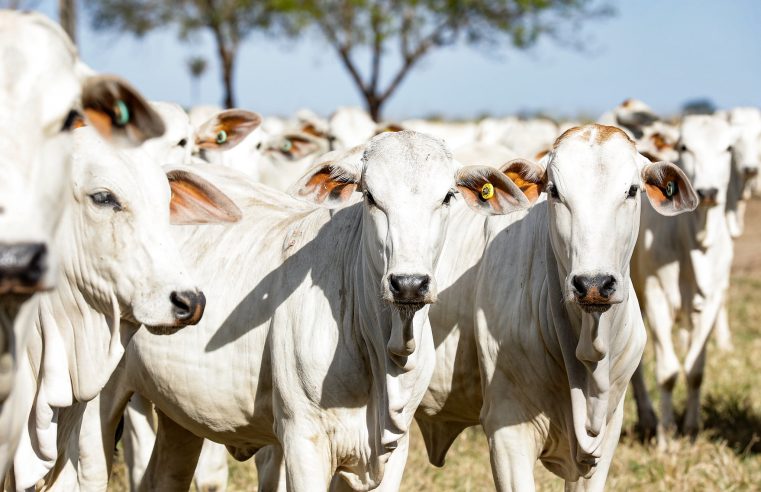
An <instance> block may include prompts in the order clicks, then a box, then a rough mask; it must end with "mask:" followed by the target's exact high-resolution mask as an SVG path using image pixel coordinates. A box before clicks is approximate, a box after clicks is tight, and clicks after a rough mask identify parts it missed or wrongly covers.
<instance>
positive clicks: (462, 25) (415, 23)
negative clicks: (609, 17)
mask: <svg viewBox="0 0 761 492" xmlns="http://www.w3.org/2000/svg"><path fill="white" fill-rule="evenodd" d="M279 8H280V10H281V11H283V12H284V13H286V14H287V15H286V16H285V18H286V21H285V23H286V26H287V27H288V28H289V29H291V30H292V31H293V32H297V31H299V30H300V29H302V28H309V27H312V28H316V29H315V30H316V31H317V32H318V33H319V34H320V35H321V36H322V37H324V38H325V40H327V42H328V44H330V46H331V47H332V48H333V49H334V50H335V52H336V53H337V54H338V57H339V59H340V60H341V63H342V64H343V66H344V67H345V68H346V70H347V71H348V72H349V75H350V76H351V79H352V81H353V82H354V84H355V85H356V87H357V88H358V89H359V92H360V93H361V95H362V97H363V98H364V100H365V105H366V108H367V110H368V112H369V113H370V115H371V116H372V117H373V119H375V120H376V121H378V120H379V119H380V117H381V110H382V108H383V105H384V104H385V103H386V102H387V101H388V100H389V98H390V97H391V96H392V95H393V94H394V92H395V91H396V90H397V88H398V87H399V85H400V84H401V83H402V81H403V80H404V79H405V78H406V77H407V75H408V74H409V72H410V70H411V69H412V68H413V67H415V66H416V65H417V64H418V63H419V62H420V60H421V59H423V58H424V57H425V56H426V55H427V54H429V53H430V52H431V51H433V50H435V49H437V48H442V47H445V46H450V45H452V44H455V43H457V42H460V41H464V42H465V43H467V44H470V45H474V46H475V45H486V46H489V47H491V48H495V49H498V46H499V45H500V44H501V41H505V40H506V41H507V42H508V43H509V44H511V45H512V46H514V47H516V48H527V47H529V46H531V45H533V44H534V43H535V42H536V41H537V40H538V39H539V38H541V37H542V36H549V37H554V38H556V39H560V38H562V37H563V36H562V35H563V31H562V29H561V28H562V27H563V26H566V27H567V26H569V25H571V26H574V27H575V25H576V24H577V23H578V21H580V20H582V19H589V18H592V17H599V16H601V15H606V14H608V13H609V12H610V9H609V8H607V7H605V6H600V5H599V2H597V1H596V0H281V2H279ZM392 51H395V52H396V53H397V54H398V59H399V60H400V62H398V63H397V66H396V67H395V69H394V70H393V71H392V72H390V74H391V75H390V76H389V77H384V75H383V73H382V69H383V68H384V63H383V59H384V56H386V55H388V54H389V53H391V52H392ZM367 54H369V57H367V56H366V57H365V58H367V63H368V65H369V66H368V67H367V70H365V75H363V74H362V70H361V68H360V65H361V62H360V60H361V59H362V55H367ZM386 60H388V57H387V56H386ZM384 80H385V81H386V82H385V84H384Z"/></svg>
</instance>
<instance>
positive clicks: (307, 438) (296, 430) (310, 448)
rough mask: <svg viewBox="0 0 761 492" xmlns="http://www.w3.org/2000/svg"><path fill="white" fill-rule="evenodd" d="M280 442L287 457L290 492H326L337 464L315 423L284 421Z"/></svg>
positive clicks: (326, 440)
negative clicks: (302, 423)
mask: <svg viewBox="0 0 761 492" xmlns="http://www.w3.org/2000/svg"><path fill="white" fill-rule="evenodd" d="M278 427H282V435H281V436H279V437H280V442H282V444H283V456H284V458H285V481H286V485H287V490H288V491H289V492H307V491H315V492H324V491H325V490H327V489H328V487H329V486H330V481H331V478H332V476H333V472H334V471H335V470H334V466H333V464H332V461H333V460H332V459H331V453H330V443H329V442H328V436H327V435H326V434H325V432H324V431H323V430H318V429H317V428H315V426H311V425H299V424H298V423H296V422H293V421H286V422H282V423H280V424H279V425H278Z"/></svg>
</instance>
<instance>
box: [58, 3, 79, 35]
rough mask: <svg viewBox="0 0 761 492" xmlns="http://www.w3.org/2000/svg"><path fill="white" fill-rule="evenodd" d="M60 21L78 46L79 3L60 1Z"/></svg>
mask: <svg viewBox="0 0 761 492" xmlns="http://www.w3.org/2000/svg"><path fill="white" fill-rule="evenodd" d="M58 20H59V22H60V23H61V27H63V30H64V31H66V34H68V35H69V37H70V38H71V41H72V42H73V43H74V44H77V2H76V0H58Z"/></svg>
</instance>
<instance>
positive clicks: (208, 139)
mask: <svg viewBox="0 0 761 492" xmlns="http://www.w3.org/2000/svg"><path fill="white" fill-rule="evenodd" d="M261 124H262V117H261V116H259V115H258V114H256V113H254V112H251V111H244V110H242V109H228V110H225V111H220V112H219V113H217V114H216V115H215V116H214V117H213V118H211V119H209V120H208V121H206V122H205V123H204V124H203V125H201V126H200V128H198V132H197V136H196V145H197V146H198V147H200V148H202V149H208V150H228V149H232V148H233V147H235V146H236V145H238V144H239V143H240V142H241V141H243V139H244V138H246V137H247V136H248V135H249V134H250V133H251V132H252V131H254V130H256V129H257V128H258V127H259V125H261Z"/></svg>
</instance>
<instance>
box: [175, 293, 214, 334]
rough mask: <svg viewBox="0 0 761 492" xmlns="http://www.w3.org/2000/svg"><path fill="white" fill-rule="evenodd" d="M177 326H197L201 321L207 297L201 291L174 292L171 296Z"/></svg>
mask: <svg viewBox="0 0 761 492" xmlns="http://www.w3.org/2000/svg"><path fill="white" fill-rule="evenodd" d="M169 300H170V301H171V302H172V312H173V314H174V319H175V325H176V326H187V325H195V324H196V323H198V322H199V321H201V317H202V316H203V310H204V308H205V307H206V297H205V296H204V295H203V292H201V291H191V290H184V291H180V292H177V291H174V292H172V293H171V294H170V295H169Z"/></svg>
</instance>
